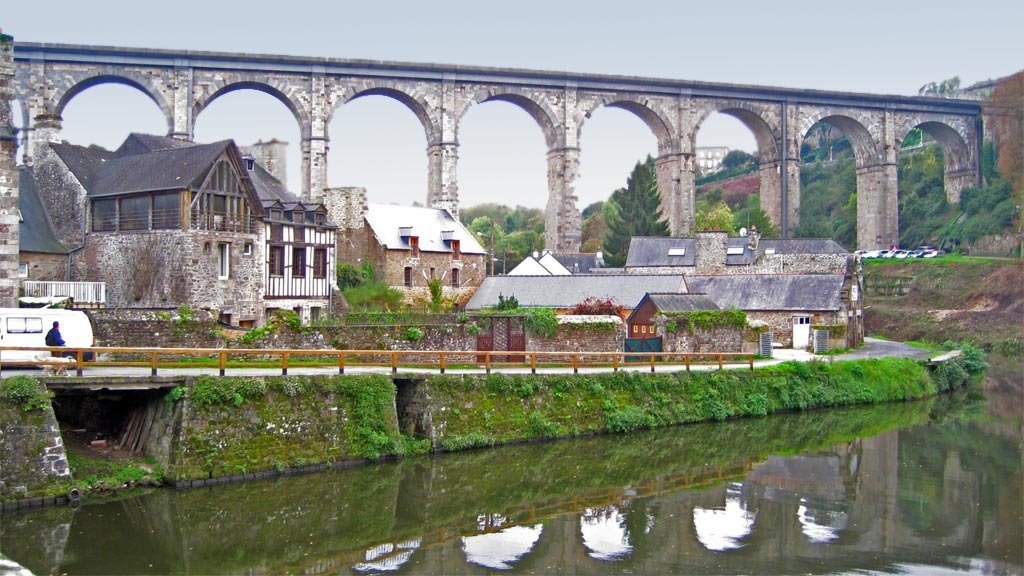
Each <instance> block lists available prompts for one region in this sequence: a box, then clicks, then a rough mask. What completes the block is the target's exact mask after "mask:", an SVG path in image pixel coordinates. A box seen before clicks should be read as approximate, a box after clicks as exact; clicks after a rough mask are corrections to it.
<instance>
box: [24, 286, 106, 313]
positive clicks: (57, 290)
mask: <svg viewBox="0 0 1024 576" xmlns="http://www.w3.org/2000/svg"><path fill="white" fill-rule="evenodd" d="M21 289H22V293H23V295H24V296H30V297H33V298H65V297H70V298H71V300H72V302H74V305H75V306H76V307H78V308H103V307H105V306H106V305H107V284H106V282H40V281H35V280H24V281H23V282H22V283H21Z"/></svg>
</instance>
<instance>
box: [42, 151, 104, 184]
mask: <svg viewBox="0 0 1024 576" xmlns="http://www.w3.org/2000/svg"><path fill="white" fill-rule="evenodd" d="M50 148H51V149H52V150H53V151H54V152H56V153H57V156H58V157H59V158H60V159H61V161H63V162H64V164H65V165H67V167H68V169H69V170H71V173H72V174H74V175H75V178H78V181H79V182H81V183H82V186H84V187H85V189H86V190H89V189H90V188H91V187H92V184H93V176H95V175H96V174H98V173H99V171H100V170H101V169H103V167H104V166H106V163H107V162H109V161H110V160H111V159H113V158H114V153H113V152H110V151H108V150H104V149H102V148H86V147H85V146H75V145H74V144H50Z"/></svg>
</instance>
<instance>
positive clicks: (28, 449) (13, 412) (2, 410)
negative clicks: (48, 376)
mask: <svg viewBox="0 0 1024 576" xmlns="http://www.w3.org/2000/svg"><path fill="white" fill-rule="evenodd" d="M40 386H42V384H40ZM0 439H2V442H3V450H0V500H2V501H4V502H8V501H15V500H23V499H26V498H43V497H44V496H47V497H48V500H49V501H53V499H54V497H55V496H54V494H53V492H55V491H58V492H60V493H61V496H60V499H63V492H64V487H65V486H67V487H70V485H71V480H72V478H71V469H70V468H69V467H68V458H67V454H66V452H65V450H64V441H63V439H62V438H61V435H60V428H59V427H58V425H57V418H56V416H54V414H53V408H52V406H50V405H49V404H47V406H46V408H44V409H42V410H32V411H30V412H25V411H23V410H22V406H21V404H15V403H11V402H8V401H0ZM40 503H42V501H40Z"/></svg>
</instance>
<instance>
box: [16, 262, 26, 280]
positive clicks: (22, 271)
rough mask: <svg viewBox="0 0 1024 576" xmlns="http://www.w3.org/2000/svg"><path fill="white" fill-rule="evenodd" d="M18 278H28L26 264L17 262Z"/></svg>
mask: <svg viewBox="0 0 1024 576" xmlns="http://www.w3.org/2000/svg"><path fill="white" fill-rule="evenodd" d="M18 278H28V262H18Z"/></svg>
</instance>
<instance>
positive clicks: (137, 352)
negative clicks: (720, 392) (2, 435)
mask: <svg viewBox="0 0 1024 576" xmlns="http://www.w3.org/2000/svg"><path fill="white" fill-rule="evenodd" d="M3 350H22V351H25V350H34V351H50V353H52V354H54V355H57V354H60V355H68V356H71V357H74V358H75V360H76V367H75V371H76V374H77V375H78V376H82V375H83V371H84V369H85V368H88V367H104V366H120V367H139V368H149V369H150V374H152V375H153V376H156V375H157V373H158V370H159V369H161V368H164V369H166V368H209V367H211V366H204V365H201V364H197V363H195V360H196V359H204V358H205V359H211V360H215V366H213V367H216V368H217V369H218V372H219V374H220V375H221V376H224V375H225V374H226V373H227V370H228V363H229V362H232V361H234V362H238V361H249V362H253V361H256V360H260V361H264V362H265V361H266V360H267V359H270V360H271V361H273V364H274V366H272V367H271V368H273V369H278V368H279V369H280V370H281V374H282V375H287V374H288V368H289V366H295V365H296V364H297V363H298V364H301V366H302V367H319V368H323V367H327V366H330V367H337V369H338V373H339V374H344V373H345V368H346V367H347V366H371V367H373V366H376V367H390V368H391V372H392V373H397V372H398V368H399V367H401V366H404V367H413V368H424V367H427V368H432V369H434V368H436V369H437V370H439V371H440V373H441V374H444V373H445V370H446V369H448V368H450V367H453V365H454V367H469V368H476V369H481V368H482V369H484V371H485V372H486V373H488V374H490V373H491V370H492V369H493V368H529V369H530V373H531V374H536V373H537V369H538V367H548V368H569V367H571V368H572V370H573V373H574V374H578V373H579V370H580V368H581V367H594V368H611V369H612V370H613V371H618V370H619V368H623V367H629V368H635V367H638V366H643V367H648V366H649V367H650V371H651V372H654V371H655V368H656V367H657V366H662V367H663V368H668V367H670V366H671V367H675V368H676V369H678V368H680V367H685V369H686V370H687V371H689V370H690V368H691V366H698V365H712V366H717V367H718V369H719V370H721V369H723V368H725V366H726V365H727V364H728V365H734V366H736V365H738V366H749V368H750V369H751V370H753V369H754V359H755V358H756V355H754V354H738V353H730V352H716V353H686V352H642V353H637V352H523V351H517V352H499V351H465V350H305V349H260V348H109V347H92V348H71V347H67V348H48V347H0V351H3ZM509 357H518V358H524V360H522V361H516V362H509V361H508V359H509ZM87 358H94V359H93V360H89V361H86V359H87ZM17 364H18V363H17V362H9V363H7V365H8V366H11V365H17ZM263 367H264V366H253V365H251V364H250V365H244V364H243V365H241V366H232V368H235V369H243V368H248V369H251V368H263ZM2 368H3V366H2V365H0V369H2Z"/></svg>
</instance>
